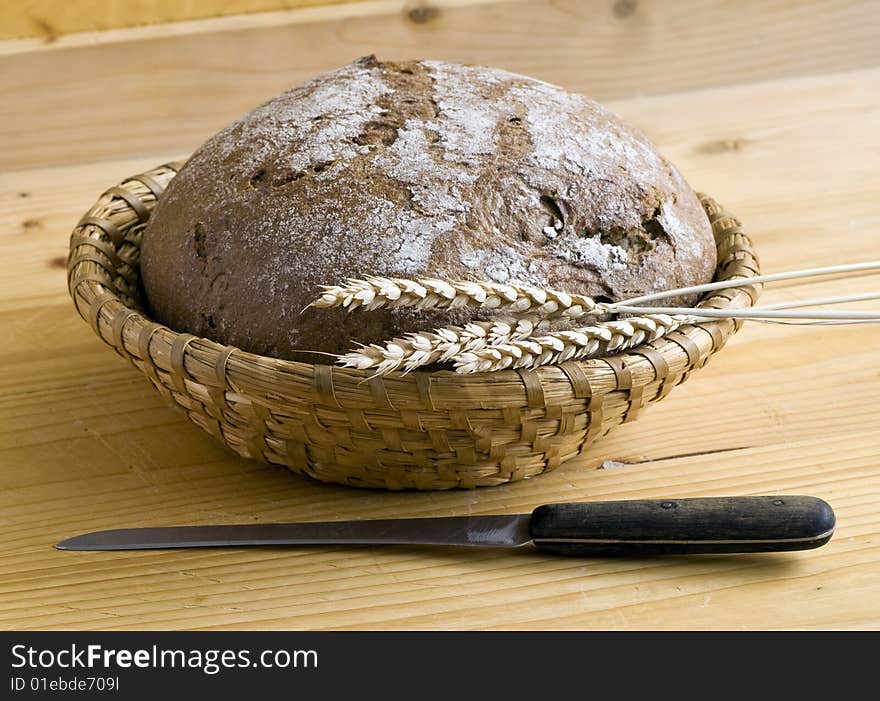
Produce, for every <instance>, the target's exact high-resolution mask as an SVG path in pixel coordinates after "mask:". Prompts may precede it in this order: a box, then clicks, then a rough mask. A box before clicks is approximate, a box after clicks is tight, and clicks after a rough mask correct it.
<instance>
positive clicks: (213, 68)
mask: <svg viewBox="0 0 880 701" xmlns="http://www.w3.org/2000/svg"><path fill="white" fill-rule="evenodd" d="M411 7H412V6H411V4H409V3H407V2H404V1H403V0H400V1H398V2H378V3H354V4H351V5H341V6H339V7H337V8H319V9H320V10H321V11H320V12H319V13H317V14H316V12H317V10H310V9H305V10H301V11H292V12H290V13H287V14H285V15H283V16H279V22H281V21H282V18H284V19H283V23H281V24H277V25H275V26H269V27H267V26H262V25H260V26H256V27H252V26H251V25H250V23H251V22H253V21H255V20H253V19H248V18H243V19H241V20H239V19H238V18H236V19H235V20H234V21H232V22H221V23H219V24H218V23H216V22H211V23H208V24H206V25H205V31H201V32H196V33H189V34H183V35H170V36H169V35H168V33H164V32H163V33H161V34H159V35H156V34H155V33H154V32H147V33H146V34H145V36H146V37H148V38H142V33H138V32H129V33H123V34H122V35H121V36H120V35H117V36H118V37H119V38H120V40H119V41H113V42H108V43H105V42H103V41H100V40H99V41H98V43H97V44H93V43H92V40H91V38H89V41H88V43H84V44H83V43H73V44H72V45H71V46H69V47H65V46H64V45H62V42H58V44H59V48H57V49H51V48H50V49H47V50H38V51H25V52H16V53H8V54H7V55H6V56H5V57H3V58H2V66H3V68H2V71H0V95H2V96H3V100H0V142H2V143H3V145H4V148H3V149H0V171H3V170H7V169H15V168H21V167H40V166H45V165H61V164H67V163H79V162H82V161H83V160H89V159H90V160H110V159H118V158H128V157H132V156H140V155H147V154H150V153H156V152H173V151H176V152H181V153H184V152H189V151H191V150H192V149H193V148H195V147H196V146H197V145H198V144H200V143H201V142H202V141H203V140H204V138H205V137H206V136H207V135H208V134H211V133H213V132H214V131H216V130H217V129H219V128H220V127H222V126H223V125H225V124H226V123H228V122H229V121H231V120H232V119H235V118H236V117H238V116H239V115H240V114H242V113H243V112H245V111H247V110H249V109H251V108H253V107H255V106H256V105H258V104H260V103H262V102H263V101H265V100H267V99H268V98H270V97H272V96H274V95H275V94H277V93H279V92H281V91H282V90H285V89H288V88H290V87H291V86H293V85H296V84H297V83H299V82H302V81H303V80H305V79H307V78H310V77H312V76H314V75H315V74H317V73H320V72H322V71H326V70H330V69H332V68H335V67H337V66H339V65H341V64H344V63H347V62H349V61H351V60H353V59H354V58H356V57H358V56H362V55H364V54H369V53H375V54H377V55H378V56H379V57H380V58H384V59H394V58H414V57H415V58H434V59H443V60H455V61H464V62H471V63H481V64H486V65H494V66H499V67H501V68H507V69H509V70H513V71H517V72H523V73H527V74H529V75H533V76H535V77H537V78H541V79H543V80H548V81H550V82H553V83H557V84H560V85H563V86H565V87H567V88H570V89H572V90H578V91H582V92H585V93H587V94H590V95H593V96H594V97H596V98H598V99H603V100H604V99H612V98H621V97H630V96H633V95H646V94H659V93H667V92H673V91H682V90H692V89H697V88H705V87H709V86H717V85H725V84H729V83H736V82H741V81H755V80H766V79H770V78H778V77H784V76H792V75H805V74H810V73H815V72H817V71H822V72H828V71H836V70H842V69H850V68H856V67H861V66H871V65H878V64H880V43H878V41H877V32H876V27H877V14H878V12H877V9H876V7H877V6H876V4H874V3H871V2H867V3H864V2H863V3H859V2H841V1H838V0H835V1H833V2H828V1H827V0H823V1H819V0H810V1H809V2H774V3H766V2H762V1H759V0H743V1H742V2H736V3H731V2H728V1H727V0H701V2H698V3H695V2H694V1H693V0H665V1H664V2H662V3H659V2H658V3H648V2H643V3H637V2H633V1H631V0H617V1H616V2H611V1H609V0H529V1H528V2H489V3H487V2H470V3H462V2H461V0H458V1H457V2H444V3H437V4H436V6H435V9H436V10H437V11H436V12H434V13H428V14H418V13H416V14H413V13H412V12H411V11H410V10H411ZM370 10H373V11H370ZM331 11H333V12H335V13H338V14H340V15H341V17H342V19H339V20H330V19H328V18H329V17H332V16H333V15H332V14H330V12H331ZM254 17H256V18H258V17H259V15H255V16H254ZM239 24H240V25H241V26H240V27H239V26H238V25H239ZM171 26H174V25H171ZM122 37H125V38H127V40H121V39H122ZM11 45H12V46H15V45H16V43H15V42H12V43H11ZM27 46H30V45H27Z"/></svg>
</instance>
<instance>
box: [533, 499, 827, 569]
mask: <svg viewBox="0 0 880 701" xmlns="http://www.w3.org/2000/svg"><path fill="white" fill-rule="evenodd" d="M834 524H835V517H834V512H833V511H832V510H831V507H830V506H829V505H828V504H827V503H826V502H824V501H822V500H821V499H817V498H816V497H805V496H778V497H776V496H761V497H721V498H718V497H714V498H706V499H666V500H653V501H652V500H649V501H605V502H592V503H591V502H585V503H578V504H547V505H544V506H539V507H538V508H537V509H535V510H534V511H533V512H532V517H531V521H530V523H529V532H530V535H531V537H532V539H533V542H534V544H535V545H536V546H537V547H539V548H540V549H542V550H547V551H550V552H553V553H557V554H559V555H577V556H585V557H594V556H595V557H604V556H610V555H629V556H633V555H660V554H663V555H674V554H690V553H744V552H771V551H783V550H807V549H810V548H818V547H819V546H821V545H824V544H825V543H827V542H828V541H829V540H830V539H831V536H832V534H833V532H834Z"/></svg>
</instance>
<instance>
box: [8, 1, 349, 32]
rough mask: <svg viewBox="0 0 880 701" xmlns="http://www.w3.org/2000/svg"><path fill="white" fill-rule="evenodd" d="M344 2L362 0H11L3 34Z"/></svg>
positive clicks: (107, 26)
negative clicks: (123, 0)
mask: <svg viewBox="0 0 880 701" xmlns="http://www.w3.org/2000/svg"><path fill="white" fill-rule="evenodd" d="M342 2H358V0H150V1H149V2H132V1H131V0H128V1H127V2H118V0H77V1H76V2H68V1H67V0H6V2H4V3H3V4H2V5H0V38H15V37H40V38H41V39H42V40H43V41H46V42H53V41H55V40H56V39H57V38H58V37H59V36H60V35H62V34H69V33H71V32H93V31H102V30H107V29H113V28H117V27H136V26H138V25H144V24H159V23H163V22H180V21H182V20H191V19H197V18H202V17H217V16H223V15H239V14H242V13H247V12H267V11H270V10H289V9H291V8H297V7H308V6H311V5H333V4H339V3H342Z"/></svg>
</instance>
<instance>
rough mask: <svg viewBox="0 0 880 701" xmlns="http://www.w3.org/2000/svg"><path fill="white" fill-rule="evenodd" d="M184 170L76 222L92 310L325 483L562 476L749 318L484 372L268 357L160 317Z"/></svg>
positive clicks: (240, 435)
mask: <svg viewBox="0 0 880 701" xmlns="http://www.w3.org/2000/svg"><path fill="white" fill-rule="evenodd" d="M178 167H179V164H168V165H164V166H160V167H159V168H155V169H153V170H150V171H148V172H146V173H144V174H142V175H137V176H134V177H132V178H128V179H127V180H125V181H123V182H122V183H121V184H120V185H118V186H116V187H113V188H110V189H109V190H108V191H107V192H105V193H104V194H103V195H102V196H101V197H100V199H99V200H98V201H97V203H96V204H95V205H94V206H93V207H92V208H91V209H90V210H89V211H88V212H87V213H86V215H85V216H84V217H83V218H82V219H81V220H80V222H79V223H78V224H77V226H76V228H75V229H74V231H73V234H72V236H71V240H70V253H69V259H68V287H69V290H70V294H71V296H72V298H73V300H74V303H75V304H76V307H77V310H78V312H79V314H80V315H81V316H82V317H83V319H85V320H87V321H88V322H89V324H91V326H92V328H93V329H94V331H95V333H97V334H98V336H100V337H101V339H102V340H104V341H105V342H106V343H107V344H109V345H111V346H112V347H113V348H114V349H115V350H116V352H117V353H119V354H120V355H121V356H123V357H124V358H126V359H128V360H129V361H130V362H131V363H132V364H133V365H134V366H135V367H137V368H138V369H139V370H140V371H141V372H142V373H143V374H144V375H145V376H146V377H147V378H148V379H149V380H150V382H152V384H153V385H154V386H155V387H156V389H157V390H158V391H159V392H160V393H161V394H162V396H163V397H165V398H166V399H167V400H168V401H169V402H173V403H175V404H177V405H179V406H181V407H183V409H184V410H185V411H186V412H187V414H188V415H189V417H190V419H192V421H194V422H195V423H196V424H198V425H199V426H200V427H201V428H202V429H204V430H205V431H207V432H208V433H210V434H212V435H213V436H215V437H216V438H218V439H219V440H221V441H222V442H224V443H225V444H226V445H228V446H229V447H230V448H232V449H233V450H234V451H235V452H236V453H238V454H239V455H241V456H243V457H247V458H253V459H256V460H262V461H265V462H268V463H274V464H277V465H284V466H287V467H289V468H290V469H291V470H293V471H295V472H299V473H303V474H306V475H310V476H312V477H314V478H316V479H319V480H322V481H325V482H337V483H342V484H348V485H353V486H358V487H379V488H386V489H446V488H452V487H477V486H485V485H498V484H502V483H505V482H510V481H514V480H520V479H525V478H528V477H532V476H534V475H537V474H540V473H541V472H544V471H545V470H552V469H553V468H555V467H557V466H559V465H560V464H561V463H563V462H565V461H566V460H568V459H570V458H572V457H574V456H575V455H577V454H578V453H580V452H581V451H583V450H584V449H585V448H586V447H587V446H589V445H590V444H591V443H592V441H593V440H595V439H596V438H597V437H599V436H601V435H604V434H605V433H607V432H608V431H609V430H610V429H611V428H612V427H614V426H616V425H617V424H620V423H623V422H625V421H632V420H633V419H635V418H636V416H637V415H638V413H639V411H640V410H641V409H642V407H644V406H645V405H646V404H648V403H649V402H656V401H659V400H660V399H662V398H663V397H665V396H666V395H667V394H668V393H669V391H670V390H671V389H672V388H673V387H675V386H676V385H678V384H681V383H682V382H684V380H685V379H687V377H688V376H689V375H690V373H691V372H692V371H693V370H695V369H697V368H700V367H702V366H703V365H705V363H706V362H707V361H708V359H709V358H710V357H711V355H712V354H713V353H715V352H716V351H718V350H719V349H720V348H721V347H722V346H723V345H724V343H725V342H726V340H727V339H728V338H729V337H730V336H731V335H732V334H733V333H734V332H735V331H736V330H737V329H738V328H739V326H740V324H741V322H737V321H733V320H729V319H724V320H713V321H708V322H705V323H699V324H694V325H689V326H685V327H682V328H681V329H679V330H678V331H676V332H673V333H671V334H669V335H668V336H666V337H664V338H662V339H660V340H658V341H655V342H652V343H649V344H646V345H644V346H641V347H638V348H636V349H633V350H632V351H629V352H625V353H620V354H618V355H614V356H610V357H606V358H601V359H595V360H583V361H569V362H566V363H563V364H562V365H559V366H548V367H542V368H540V369H536V370H518V371H515V370H505V371H501V372H494V373H481V374H475V375H457V374H455V373H453V372H450V371H440V372H427V371H425V372H413V373H411V374H408V375H403V374H400V373H392V374H391V375H389V376H386V377H375V378H372V379H366V378H368V377H369V375H370V374H371V371H358V370H353V369H348V368H340V367H335V366H331V365H312V364H308V363H302V362H296V361H288V360H279V359H275V358H268V357H264V356H259V355H254V354H252V353H247V352H244V351H241V350H239V349H237V348H233V347H231V346H224V345H221V344H219V343H215V342H214V341H211V340H209V339H206V338H199V337H196V336H193V335H192V334H187V333H176V332H174V331H172V330H170V329H168V328H167V327H164V326H162V325H161V324H158V323H156V322H154V321H152V320H151V319H150V318H149V316H148V314H147V312H146V311H145V309H146V304H145V300H144V297H143V291H142V288H141V284H140V274H139V267H138V266H139V256H140V242H141V236H142V233H143V230H144V226H145V225H146V222H147V221H148V219H149V217H150V213H151V211H152V209H153V207H154V206H155V204H156V201H157V200H158V198H159V197H160V195H161V194H162V192H163V190H164V189H165V187H166V186H167V184H168V182H169V181H170V180H171V179H172V178H173V177H174V175H175V173H176V172H177V169H178ZM701 200H702V203H703V206H704V208H705V210H706V212H707V214H708V216H709V219H710V221H711V223H712V229H713V232H714V234H715V240H716V243H717V246H718V268H717V271H716V279H718V280H724V279H729V278H733V277H751V276H754V275H757V274H759V265H758V260H757V257H756V255H755V253H754V251H753V248H752V243H751V241H750V240H749V239H748V237H747V236H745V235H744V234H743V233H742V230H741V226H740V223H739V222H738V221H737V220H736V219H735V218H733V217H732V216H730V215H729V214H727V213H726V212H724V211H723V210H722V209H721V208H720V207H719V206H718V204H717V203H715V202H714V201H713V200H712V199H710V198H708V197H704V196H701ZM757 287H758V286H757V285H754V286H747V287H741V288H736V289H728V290H719V291H717V292H714V293H710V294H709V295H707V296H706V297H705V298H703V300H702V301H701V302H700V305H701V306H706V307H713V308H743V307H747V306H750V305H753V304H754V302H755V299H756V297H757Z"/></svg>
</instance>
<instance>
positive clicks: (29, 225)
mask: <svg viewBox="0 0 880 701" xmlns="http://www.w3.org/2000/svg"><path fill="white" fill-rule="evenodd" d="M21 228H22V231H24V232H25V233H30V232H32V231H41V230H42V229H43V222H42V221H40V220H39V219H25V220H24V221H23V222H22V223H21Z"/></svg>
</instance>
